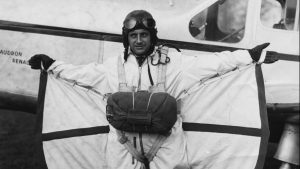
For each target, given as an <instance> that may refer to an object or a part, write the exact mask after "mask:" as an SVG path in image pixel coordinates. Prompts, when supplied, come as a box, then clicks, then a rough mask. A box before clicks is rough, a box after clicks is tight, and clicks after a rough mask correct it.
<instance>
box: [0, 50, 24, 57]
mask: <svg viewBox="0 0 300 169" xmlns="http://www.w3.org/2000/svg"><path fill="white" fill-rule="evenodd" d="M0 55H8V56H18V57H19V56H20V57H21V56H22V52H20V51H11V50H5V49H0Z"/></svg>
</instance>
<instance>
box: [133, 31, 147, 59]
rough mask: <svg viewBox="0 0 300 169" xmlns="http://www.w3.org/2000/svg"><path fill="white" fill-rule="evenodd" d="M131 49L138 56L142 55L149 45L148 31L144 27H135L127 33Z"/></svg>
mask: <svg viewBox="0 0 300 169" xmlns="http://www.w3.org/2000/svg"><path fill="white" fill-rule="evenodd" d="M128 42H129V46H130V49H131V51H132V52H133V53H134V54H135V55H136V56H138V57H140V56H144V55H145V54H146V53H147V52H148V50H149V49H150V46H151V38H150V32H149V31H148V30H145V29H136V30H133V31H131V32H129V34H128Z"/></svg>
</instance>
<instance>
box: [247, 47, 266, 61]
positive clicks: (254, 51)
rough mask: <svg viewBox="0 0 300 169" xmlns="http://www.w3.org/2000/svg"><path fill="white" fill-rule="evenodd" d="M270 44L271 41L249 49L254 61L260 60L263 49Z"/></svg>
mask: <svg viewBox="0 0 300 169" xmlns="http://www.w3.org/2000/svg"><path fill="white" fill-rule="evenodd" d="M269 45H270V43H263V44H261V45H257V46H255V47H254V48H252V49H249V50H248V51H249V53H250V55H251V58H252V59H253V61H255V62H258V61H259V59H260V55H261V53H262V51H263V49H265V48H266V47H268V46H269Z"/></svg>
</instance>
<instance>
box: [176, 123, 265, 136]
mask: <svg viewBox="0 0 300 169" xmlns="http://www.w3.org/2000/svg"><path fill="white" fill-rule="evenodd" d="M182 128H183V130H184V131H196V132H212V133H226V134H238V135H247V136H255V137H261V135H262V132H261V129H258V128H249V127H239V126H225V125H217V124H203V123H202V124H201V123H187V122H184V123H183V124H182Z"/></svg>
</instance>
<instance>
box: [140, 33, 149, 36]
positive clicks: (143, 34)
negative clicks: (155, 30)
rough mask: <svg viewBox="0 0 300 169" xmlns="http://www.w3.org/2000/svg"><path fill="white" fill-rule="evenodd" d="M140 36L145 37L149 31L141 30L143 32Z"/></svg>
mask: <svg viewBox="0 0 300 169" xmlns="http://www.w3.org/2000/svg"><path fill="white" fill-rule="evenodd" d="M141 36H142V37H147V36H149V33H148V32H143V33H141Z"/></svg>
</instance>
